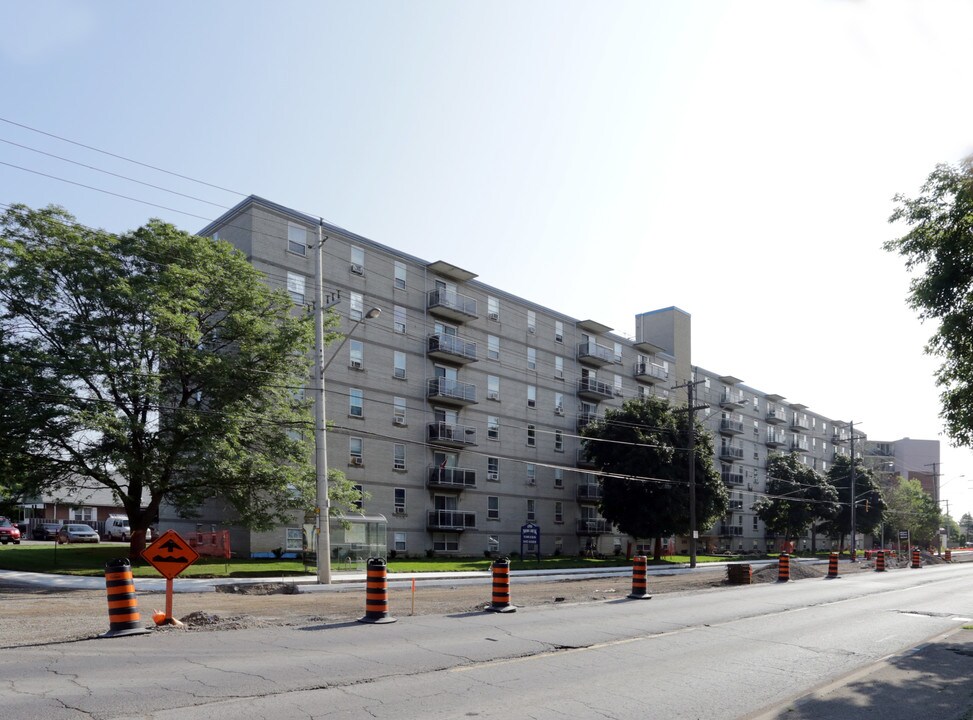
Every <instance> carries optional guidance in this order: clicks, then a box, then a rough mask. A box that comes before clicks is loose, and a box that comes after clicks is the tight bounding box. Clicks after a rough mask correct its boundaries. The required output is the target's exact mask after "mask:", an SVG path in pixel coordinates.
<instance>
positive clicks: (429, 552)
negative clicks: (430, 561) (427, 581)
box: [426, 548, 436, 558]
mask: <svg viewBox="0 0 973 720" xmlns="http://www.w3.org/2000/svg"><path fill="white" fill-rule="evenodd" d="M426 557H427V558H434V557H436V551H435V550H433V549H432V548H427V549H426Z"/></svg>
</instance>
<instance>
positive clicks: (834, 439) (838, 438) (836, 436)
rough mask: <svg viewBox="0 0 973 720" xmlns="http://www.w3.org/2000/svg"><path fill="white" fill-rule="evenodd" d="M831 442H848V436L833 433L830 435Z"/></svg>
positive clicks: (839, 443)
mask: <svg viewBox="0 0 973 720" xmlns="http://www.w3.org/2000/svg"><path fill="white" fill-rule="evenodd" d="M831 442H833V443H834V444H835V445H844V444H845V443H846V442H848V436H847V435H839V434H838V433H835V434H834V435H832V436H831Z"/></svg>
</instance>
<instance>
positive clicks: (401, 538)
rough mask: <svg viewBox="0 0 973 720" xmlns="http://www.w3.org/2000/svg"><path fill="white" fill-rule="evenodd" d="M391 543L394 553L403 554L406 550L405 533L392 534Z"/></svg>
mask: <svg viewBox="0 0 973 720" xmlns="http://www.w3.org/2000/svg"><path fill="white" fill-rule="evenodd" d="M392 543H393V545H392V546H393V547H394V548H395V551H396V552H405V551H406V548H407V545H406V533H400V532H397V533H393V534H392Z"/></svg>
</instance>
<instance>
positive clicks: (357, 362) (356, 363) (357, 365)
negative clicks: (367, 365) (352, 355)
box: [351, 360, 364, 370]
mask: <svg viewBox="0 0 973 720" xmlns="http://www.w3.org/2000/svg"><path fill="white" fill-rule="evenodd" d="M351 367H352V368H354V369H355V370H361V369H362V368H363V367H364V366H363V365H362V361H361V360H352V361H351Z"/></svg>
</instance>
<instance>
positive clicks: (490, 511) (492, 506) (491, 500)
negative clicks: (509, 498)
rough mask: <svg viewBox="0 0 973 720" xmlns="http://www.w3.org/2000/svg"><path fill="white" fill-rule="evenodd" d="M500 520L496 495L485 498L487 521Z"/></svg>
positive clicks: (498, 500)
mask: <svg viewBox="0 0 973 720" xmlns="http://www.w3.org/2000/svg"><path fill="white" fill-rule="evenodd" d="M499 519H500V498H499V497H497V496H496V495H488V496H487V520H499Z"/></svg>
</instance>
